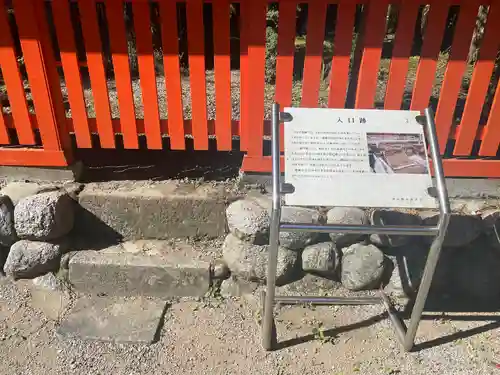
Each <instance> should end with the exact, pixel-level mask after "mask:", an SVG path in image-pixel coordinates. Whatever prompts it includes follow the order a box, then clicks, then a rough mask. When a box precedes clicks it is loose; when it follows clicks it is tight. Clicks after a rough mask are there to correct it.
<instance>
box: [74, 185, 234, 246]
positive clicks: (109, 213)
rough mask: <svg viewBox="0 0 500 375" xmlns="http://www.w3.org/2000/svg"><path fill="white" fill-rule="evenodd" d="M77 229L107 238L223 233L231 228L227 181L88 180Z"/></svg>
mask: <svg viewBox="0 0 500 375" xmlns="http://www.w3.org/2000/svg"><path fill="white" fill-rule="evenodd" d="M78 199H79V203H80V205H81V207H82V209H81V210H79V212H78V215H77V232H78V234H79V235H81V236H82V237H85V238H88V237H89V236H93V237H98V238H100V239H101V240H106V241H108V240H113V241H115V240H116V239H117V238H118V239H120V240H135V239H165V238H172V237H199V236H208V237H218V236H221V235H223V234H225V232H226V213H225V210H226V199H227V194H226V192H225V190H224V187H223V186H213V185H211V184H202V185H201V186H197V185H195V184H181V183H177V182H174V181H171V182H166V183H162V184H154V185H151V186H141V185H137V186H136V185H134V184H131V185H127V186H120V187H119V188H117V187H116V186H114V185H112V184H110V185H108V186H106V185H104V186H103V185H101V184H88V185H86V186H85V188H84V189H83V191H82V192H81V193H80V194H79V196H78Z"/></svg>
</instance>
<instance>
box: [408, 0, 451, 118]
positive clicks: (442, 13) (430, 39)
mask: <svg viewBox="0 0 500 375" xmlns="http://www.w3.org/2000/svg"><path fill="white" fill-rule="evenodd" d="M448 9H449V2H448V1H443V2H437V1H435V2H433V3H432V5H431V7H430V11H429V13H428V15H427V27H426V29H425V31H424V33H425V34H424V44H423V46H422V52H421V54H420V61H419V63H418V68H417V74H416V77H415V83H414V86H413V95H412V100H411V105H410V109H412V110H418V111H422V110H424V109H425V108H427V106H428V105H429V98H430V96H431V92H432V85H433V83H434V75H435V74H436V66H437V57H438V55H439V49H440V47H441V41H442V39H443V34H444V30H445V24H446V18H447V15H448Z"/></svg>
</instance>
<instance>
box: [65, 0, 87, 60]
mask: <svg viewBox="0 0 500 375" xmlns="http://www.w3.org/2000/svg"><path fill="white" fill-rule="evenodd" d="M69 9H70V17H71V23H72V25H73V31H72V32H73V33H74V38H75V45H76V53H77V56H78V61H80V62H85V61H86V60H87V52H86V51H85V43H84V42H83V30H82V22H81V20H80V9H79V8H78V3H76V2H70V3H69Z"/></svg>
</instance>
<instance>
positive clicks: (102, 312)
mask: <svg viewBox="0 0 500 375" xmlns="http://www.w3.org/2000/svg"><path fill="white" fill-rule="evenodd" d="M166 306H167V305H166V303H165V301H158V300H151V299H145V298H136V299H127V300H125V299H119V298H112V299H110V298H99V297H90V298H89V297H82V298H80V299H79V300H78V301H77V302H76V304H75V306H74V307H73V309H72V311H71V312H70V313H69V315H68V316H67V317H66V318H65V319H64V320H63V321H62V322H61V325H60V326H59V328H58V331H57V333H58V334H60V335H61V336H63V337H65V338H79V339H83V340H99V341H110V342H116V343H134V344H135V343H143V344H150V343H152V342H154V341H155V339H157V337H158V331H159V329H160V328H161V321H162V318H163V315H164V313H165V309H166Z"/></svg>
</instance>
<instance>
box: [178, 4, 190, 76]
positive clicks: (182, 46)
mask: <svg viewBox="0 0 500 375" xmlns="http://www.w3.org/2000/svg"><path fill="white" fill-rule="evenodd" d="M177 28H178V33H179V59H180V64H181V71H182V72H183V73H184V74H188V69H189V61H188V44H187V14H186V4H185V3H177Z"/></svg>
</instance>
